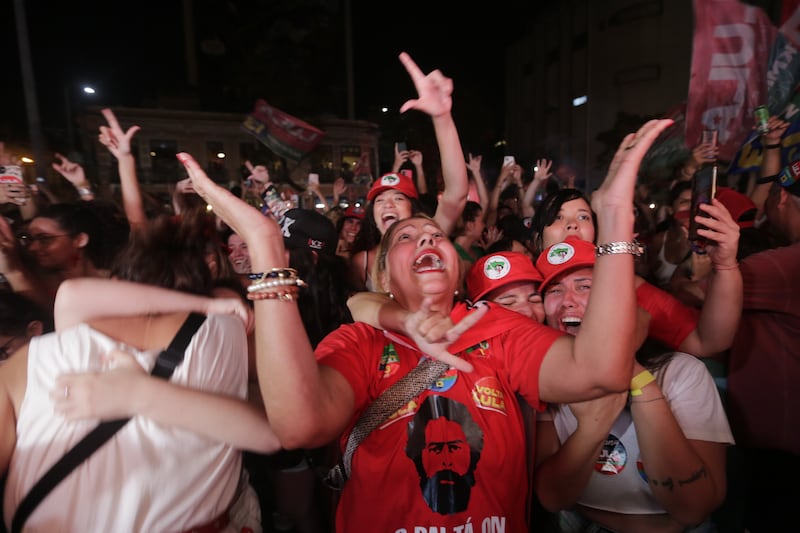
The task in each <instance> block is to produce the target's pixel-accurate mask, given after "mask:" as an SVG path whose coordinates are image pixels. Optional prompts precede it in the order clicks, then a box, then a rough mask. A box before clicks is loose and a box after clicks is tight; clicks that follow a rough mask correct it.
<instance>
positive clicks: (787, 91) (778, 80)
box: [728, 1, 800, 174]
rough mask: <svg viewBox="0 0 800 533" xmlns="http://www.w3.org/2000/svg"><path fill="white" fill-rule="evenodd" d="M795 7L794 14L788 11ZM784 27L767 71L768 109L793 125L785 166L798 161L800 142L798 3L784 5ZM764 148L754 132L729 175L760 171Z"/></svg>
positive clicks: (784, 152)
mask: <svg viewBox="0 0 800 533" xmlns="http://www.w3.org/2000/svg"><path fill="white" fill-rule="evenodd" d="M788 6H791V8H792V11H790V12H788V11H786V8H787V7H788ZM783 7H784V12H783V13H782V15H781V18H782V20H783V23H782V24H781V28H780V30H778V34H777V35H776V37H775V42H774V44H773V46H772V52H771V53H770V60H769V69H768V70H767V93H768V98H767V102H768V103H767V107H768V108H769V111H770V114H771V115H778V116H780V117H781V118H782V119H783V120H785V121H787V122H791V125H790V126H789V129H788V130H787V131H786V133H785V134H784V136H783V139H782V140H781V145H782V148H781V160H782V161H783V166H786V165H788V164H789V163H790V162H792V161H794V160H795V159H796V158H797V154H796V152H797V149H798V144H800V140H798V132H799V131H800V92H799V91H800V52H799V51H800V9H799V8H798V3H797V2H796V1H795V2H789V3H784V6H783ZM762 154H763V148H762V146H761V140H760V137H759V136H758V134H756V133H755V132H750V134H749V135H748V137H747V138H746V139H745V142H744V143H743V145H742V147H741V148H740V149H739V151H738V152H737V154H736V155H735V156H734V157H733V158H732V159H731V165H730V168H729V169H728V173H729V174H738V173H743V172H753V171H757V170H758V169H759V168H760V166H761V156H762Z"/></svg>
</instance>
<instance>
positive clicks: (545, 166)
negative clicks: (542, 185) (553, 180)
mask: <svg viewBox="0 0 800 533" xmlns="http://www.w3.org/2000/svg"><path fill="white" fill-rule="evenodd" d="M552 166H553V161H552V160H548V159H537V160H536V170H535V171H534V173H533V180H534V181H541V182H544V181H547V180H548V179H549V178H550V176H552V175H553V173H552V172H550V167H552Z"/></svg>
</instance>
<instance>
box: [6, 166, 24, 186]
mask: <svg viewBox="0 0 800 533" xmlns="http://www.w3.org/2000/svg"><path fill="white" fill-rule="evenodd" d="M0 183H14V184H17V185H22V184H23V183H24V182H23V181H22V167H20V166H19V165H0Z"/></svg>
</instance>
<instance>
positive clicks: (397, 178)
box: [367, 173, 419, 202]
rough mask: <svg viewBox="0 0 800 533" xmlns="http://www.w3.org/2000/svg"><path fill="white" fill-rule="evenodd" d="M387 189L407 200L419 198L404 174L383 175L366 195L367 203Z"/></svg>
mask: <svg viewBox="0 0 800 533" xmlns="http://www.w3.org/2000/svg"><path fill="white" fill-rule="evenodd" d="M388 189H395V190H397V191H399V192H401V193H403V194H405V195H406V196H408V197H409V198H419V193H418V192H417V188H416V187H415V186H414V182H413V181H412V179H411V178H410V177H408V176H406V175H404V174H395V173H389V174H384V175H383V176H381V177H380V178H379V179H378V180H377V181H376V182H375V183H373V184H372V188H370V190H369V192H368V193H367V201H368V202H370V201H372V199H373V198H375V197H376V196H378V195H379V194H380V193H382V192H383V191H385V190H388Z"/></svg>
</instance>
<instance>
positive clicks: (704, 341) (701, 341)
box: [680, 199, 744, 357]
mask: <svg viewBox="0 0 800 533" xmlns="http://www.w3.org/2000/svg"><path fill="white" fill-rule="evenodd" d="M701 209H702V210H703V211H704V212H705V213H706V214H707V215H708V217H702V218H701V217H700V216H698V217H697V220H698V222H700V223H701V224H703V227H701V228H700V229H698V233H699V234H700V236H701V237H705V238H707V239H709V244H708V245H707V246H706V251H707V253H708V256H709V258H710V260H711V268H712V272H711V274H710V275H709V276H707V284H706V283H705V282H704V283H703V285H705V287H706V288H705V298H704V302H703V306H702V308H701V310H700V317H699V319H698V322H697V328H695V330H694V331H692V332H691V333H690V334H689V336H688V337H686V339H684V341H683V342H682V343H681V345H680V350H681V351H684V352H686V353H690V354H692V355H695V356H697V357H711V356H714V355H716V354H718V353H720V352H722V351H724V350H727V349H728V348H730V346H731V344H732V343H733V338H734V336H735V335H736V330H737V328H738V327H739V319H740V318H741V314H742V298H743V297H744V296H743V286H742V273H741V271H739V263H738V262H737V261H736V253H737V250H738V247H739V226H738V225H737V224H736V222H735V221H734V220H733V218H731V215H730V213H729V212H728V210H727V209H726V208H725V206H724V205H722V203H720V201H719V200H716V199H714V200H713V202H712V204H711V205H703V206H701ZM695 285H696V287H697V288H698V289H702V285H699V284H695Z"/></svg>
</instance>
